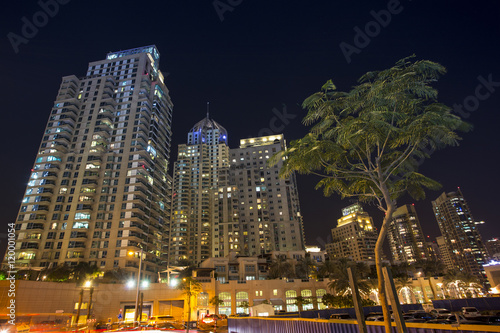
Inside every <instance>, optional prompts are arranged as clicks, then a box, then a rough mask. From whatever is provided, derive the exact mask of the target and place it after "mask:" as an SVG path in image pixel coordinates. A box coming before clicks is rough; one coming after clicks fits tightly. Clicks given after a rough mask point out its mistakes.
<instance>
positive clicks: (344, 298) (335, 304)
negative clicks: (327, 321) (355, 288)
mask: <svg viewBox="0 0 500 333" xmlns="http://www.w3.org/2000/svg"><path fill="white" fill-rule="evenodd" d="M323 304H325V305H326V306H328V307H330V308H336V309H338V308H352V307H353V306H354V302H353V300H352V297H351V296H350V295H337V296H334V295H332V294H325V295H323Z"/></svg>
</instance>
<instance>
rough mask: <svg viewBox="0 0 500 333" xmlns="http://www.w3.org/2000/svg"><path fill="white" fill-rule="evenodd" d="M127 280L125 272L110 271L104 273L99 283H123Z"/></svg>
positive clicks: (120, 270) (119, 270) (118, 269)
mask: <svg viewBox="0 0 500 333" xmlns="http://www.w3.org/2000/svg"><path fill="white" fill-rule="evenodd" d="M127 278H128V275H127V273H126V272H124V271H123V270H122V269H121V268H119V267H118V268H117V269H113V270H110V271H106V272H104V275H103V277H102V279H101V280H100V282H101V283H103V282H104V283H124V282H125V281H126V280H127Z"/></svg>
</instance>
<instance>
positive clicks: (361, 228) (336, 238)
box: [326, 203, 378, 261]
mask: <svg viewBox="0 0 500 333" xmlns="http://www.w3.org/2000/svg"><path fill="white" fill-rule="evenodd" d="M342 215H343V216H342V217H341V218H340V219H338V220H337V227H335V228H333V229H332V230H331V232H332V243H329V244H327V245H326V250H327V252H328V255H329V256H330V259H334V258H336V259H339V258H349V259H352V260H355V261H375V244H376V243H377V237H378V236H377V232H376V231H375V228H374V226H373V220H372V218H371V217H370V216H369V215H368V213H366V212H365V211H363V207H361V205H360V204H358V203H356V204H353V205H351V206H348V207H346V208H344V209H342Z"/></svg>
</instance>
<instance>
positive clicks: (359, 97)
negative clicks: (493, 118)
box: [270, 56, 469, 333]
mask: <svg viewBox="0 0 500 333" xmlns="http://www.w3.org/2000/svg"><path fill="white" fill-rule="evenodd" d="M413 57H414V56H412V57H408V58H404V59H401V60H399V61H398V62H397V63H396V65H395V66H393V67H392V68H389V69H386V70H382V71H374V72H368V73H366V74H365V75H363V76H362V77H361V78H360V79H359V84H358V85H357V86H355V87H353V88H352V89H351V90H350V91H347V92H339V91H337V87H336V86H335V85H334V84H333V82H332V81H331V80H329V81H327V82H326V83H325V84H324V85H323V87H322V88H321V91H320V92H317V93H315V94H313V95H311V96H310V97H308V98H307V99H306V100H305V101H304V103H303V104H302V106H303V107H304V108H305V109H307V111H308V113H307V115H306V116H305V118H304V120H303V123H304V124H305V125H313V126H312V128H311V129H310V131H309V133H308V134H306V136H305V137H303V138H302V139H299V140H295V141H293V142H292V143H291V145H290V147H289V148H288V149H287V150H284V151H280V152H278V153H276V154H275V155H274V156H273V157H272V159H271V161H270V164H273V165H275V164H277V163H278V162H279V161H283V165H282V168H281V170H280V176H281V177H282V178H288V177H290V176H291V175H292V174H293V173H294V172H298V173H301V174H315V175H317V176H319V177H321V178H322V179H321V180H320V181H319V182H318V184H317V185H316V188H323V192H324V194H325V196H329V195H331V194H333V193H337V194H340V195H341V196H342V198H346V197H357V198H358V199H359V200H360V201H365V202H366V201H371V202H375V203H376V204H377V207H378V208H379V209H380V210H381V211H382V212H383V214H384V215H383V222H382V226H381V228H380V232H379V236H378V240H377V243H376V244H375V264H376V267H377V277H378V282H379V290H380V303H381V305H382V311H383V314H384V317H385V321H384V327H385V330H386V332H387V333H390V332H391V323H390V316H389V311H388V305H387V297H386V292H385V288H384V285H385V281H384V276H383V274H382V254H383V243H384V240H385V238H386V236H387V231H388V230H387V229H388V225H389V223H390V222H391V221H392V216H393V213H394V211H395V210H396V205H397V202H396V199H398V198H399V197H401V196H402V195H403V194H405V193H408V194H410V195H411V196H412V197H413V198H415V199H423V198H424V197H425V190H424V189H425V188H430V189H438V188H439V187H440V185H439V183H437V182H436V181H434V180H432V179H430V178H428V177H426V176H424V175H423V174H421V173H419V172H418V166H419V165H420V164H421V161H423V160H424V159H425V158H427V157H429V155H430V154H431V153H433V152H434V151H435V150H436V149H439V148H443V147H446V146H450V145H451V146H453V145H457V144H458V141H459V140H460V139H461V138H460V137H459V136H458V134H457V131H459V130H467V129H468V128H469V126H468V125H467V124H466V123H465V122H463V121H462V120H461V119H460V117H459V116H457V115H454V114H453V113H452V112H451V110H452V109H451V108H450V107H448V106H446V105H443V104H441V103H438V101H437V90H436V89H434V88H433V87H432V86H431V84H434V82H435V81H437V79H438V78H439V76H441V75H442V74H444V73H445V72H446V69H445V68H444V67H443V66H441V65H440V64H437V63H434V62H431V61H428V60H422V61H414V60H413V59H412V58H413Z"/></svg>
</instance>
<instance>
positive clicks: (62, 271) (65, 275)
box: [47, 265, 72, 282]
mask: <svg viewBox="0 0 500 333" xmlns="http://www.w3.org/2000/svg"><path fill="white" fill-rule="evenodd" d="M71 274H72V271H71V269H70V268H69V267H68V266H66V265H59V266H56V267H55V268H53V269H51V270H50V271H49V272H48V273H47V281H53V282H65V281H69V279H70V275H71Z"/></svg>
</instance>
